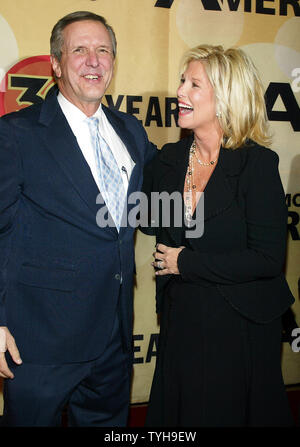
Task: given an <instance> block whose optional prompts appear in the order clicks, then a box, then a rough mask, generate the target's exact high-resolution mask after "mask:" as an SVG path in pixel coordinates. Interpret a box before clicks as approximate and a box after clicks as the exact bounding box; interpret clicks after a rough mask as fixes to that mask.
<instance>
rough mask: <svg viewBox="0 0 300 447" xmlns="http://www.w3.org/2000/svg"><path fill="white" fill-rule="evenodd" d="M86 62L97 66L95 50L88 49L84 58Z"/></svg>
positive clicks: (97, 59)
mask: <svg viewBox="0 0 300 447" xmlns="http://www.w3.org/2000/svg"><path fill="white" fill-rule="evenodd" d="M86 64H87V65H89V66H91V67H97V66H98V65H99V58H98V54H97V52H96V51H95V50H89V52H88V54H87V58H86Z"/></svg>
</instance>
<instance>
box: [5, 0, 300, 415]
mask: <svg viewBox="0 0 300 447" xmlns="http://www.w3.org/2000/svg"><path fill="white" fill-rule="evenodd" d="M76 10H89V11H92V12H95V13H98V14H100V15H103V16H105V17H106V19H107V20H108V22H109V23H110V24H111V25H112V26H113V28H114V30H115V32H116V35H117V39H118V56H117V64H116V73H115V78H114V80H113V82H112V84H111V86H110V89H109V91H108V92H107V95H109V96H106V98H105V99H104V101H103V102H104V103H105V104H107V103H108V102H111V101H113V103H114V104H115V105H116V104H117V106H118V107H119V108H120V110H123V111H125V112H126V111H128V112H130V113H134V114H135V115H136V116H137V118H138V119H140V120H141V121H142V123H143V124H144V126H145V129H146V131H147V133H148V135H149V138H150V139H151V140H152V141H153V142H154V143H156V144H157V145H158V146H159V147H161V146H162V144H164V143H165V142H167V141H175V140H177V139H178V138H179V129H178V128H177V127H176V124H175V120H174V114H173V111H174V108H175V102H174V98H175V97H176V88H177V86H178V80H179V77H178V68H179V63H180V59H181V56H182V54H183V53H184V52H185V50H187V49H188V48H190V47H191V46H195V45H197V44H199V43H211V44H222V45H224V46H225V47H227V46H232V45H236V46H240V47H242V48H243V49H244V50H245V51H246V52H247V53H248V54H249V55H251V56H252V58H253V59H254V61H255V63H256V65H257V67H258V68H259V70H260V72H261V75H262V78H263V82H264V85H265V88H266V91H267V98H268V101H269V117H270V120H271V126H272V130H273V132H274V143H273V146H272V148H273V149H274V150H276V151H277V152H278V154H279V156H280V172H281V176H282V181H283V184H284V188H285V191H286V194H287V195H290V196H288V202H290V203H289V204H290V206H289V211H290V217H289V223H290V224H291V225H290V232H289V236H288V253H287V264H286V273H287V279H288V282H289V285H290V287H291V289H292V291H293V293H294V296H295V298H296V302H295V304H294V306H293V312H294V313H295V315H296V319H297V322H298V324H299V323H300V301H299V290H298V281H299V277H300V274H299V273H300V267H299V264H300V262H299V261H300V240H299V239H300V236H299V234H300V224H299V211H300V210H299V206H300V155H299V154H298V151H299V143H300V134H299V132H300V109H299V104H300V18H299V15H300V7H299V0H290V2H289V3H288V0H269V1H267V0H252V1H251V0H174V1H172V0H166V1H164V0H161V1H156V0H72V1H70V0H52V1H51V2H49V1H48V0H1V3H0V39H1V50H0V80H1V78H3V77H4V75H5V73H6V72H7V71H8V70H9V69H10V68H11V67H12V66H14V65H15V64H16V63H17V62H19V61H20V60H22V59H25V58H29V57H32V56H37V55H47V54H49V36H50V33H51V29H52V27H53V25H54V23H55V22H56V21H57V20H58V19H59V18H60V17H62V16H63V15H65V14H67V13H69V12H72V11H76ZM4 94H5V92H4ZM273 102H274V104H273ZM270 104H271V105H270ZM0 169H1V167H0ZM221 193H222V192H221V191H220V194H221ZM153 249H154V239H153V238H151V237H146V236H144V235H142V234H140V233H138V234H137V236H136V264H137V279H136V288H135V309H134V312H135V322H134V346H135V365H134V379H133V388H132V402H133V403H138V402H146V401H147V400H148V395H149V390H150V385H151V380H152V375H153V370H154V365H155V353H156V339H157V334H158V331H159V328H158V325H157V322H156V315H155V302H154V281H153V272H152V268H151V267H150V262H151V260H152V257H151V254H152V252H153ZM298 335H300V334H298ZM294 344H295V347H296V349H294V351H293V350H292V349H291V347H290V345H289V344H288V343H284V349H283V372H284V379H285V383H286V384H296V383H300V354H299V352H296V351H297V350H298V349H299V348H300V339H299V340H297V339H295V343H294ZM187 367H188V365H187ZM0 400H1V399H0ZM0 409H1V408H0Z"/></svg>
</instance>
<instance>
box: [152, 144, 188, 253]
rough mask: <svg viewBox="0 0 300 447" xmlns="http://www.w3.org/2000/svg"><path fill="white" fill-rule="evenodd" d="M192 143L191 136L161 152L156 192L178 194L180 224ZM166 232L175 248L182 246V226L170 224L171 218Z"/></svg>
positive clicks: (182, 216)
mask: <svg viewBox="0 0 300 447" xmlns="http://www.w3.org/2000/svg"><path fill="white" fill-rule="evenodd" d="M192 141H193V136H190V137H188V138H184V139H182V140H180V141H179V142H178V143H177V144H176V145H175V146H173V147H172V150H167V151H166V152H165V153H164V152H162V154H161V157H160V161H161V163H162V164H163V170H162V175H161V178H160V179H159V187H158V190H159V192H163V191H165V192H167V193H169V194H172V193H174V192H176V193H177V192H179V194H180V197H181V199H180V206H181V223H182V222H183V219H184V201H183V188H184V181H185V175H186V170H187V165H188V158H189V149H190V147H191V144H192ZM167 232H168V235H169V237H170V238H171V239H172V242H173V244H174V245H175V246H179V245H182V226H179V227H178V226H175V225H174V222H172V216H171V226H170V228H169V229H168V231H167Z"/></svg>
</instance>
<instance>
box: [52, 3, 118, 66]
mask: <svg viewBox="0 0 300 447" xmlns="http://www.w3.org/2000/svg"><path fill="white" fill-rule="evenodd" d="M83 20H93V21H96V22H100V23H102V24H103V25H104V26H105V28H106V29H107V31H108V33H109V35H110V40H111V44H112V50H113V56H114V57H116V54H117V39H116V36H115V33H114V30H113V29H112V27H111V26H110V25H109V24H108V23H107V21H106V19H105V18H104V17H102V16H99V15H98V14H94V13H93V12H90V11H76V12H72V13H70V14H67V15H66V16H64V17H62V18H61V19H60V20H59V21H58V22H57V23H56V25H54V27H53V30H52V33H51V38H50V53H51V55H52V56H55V57H56V59H58V60H59V61H60V59H61V54H62V46H63V43H64V37H63V30H64V29H65V27H66V26H68V25H70V24H71V23H74V22H81V21H83Z"/></svg>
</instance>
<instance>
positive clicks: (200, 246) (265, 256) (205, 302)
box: [144, 45, 294, 426]
mask: <svg viewBox="0 0 300 447" xmlns="http://www.w3.org/2000/svg"><path fill="white" fill-rule="evenodd" d="M177 96H178V106H179V118H178V123H179V126H180V127H181V128H183V129H188V130H190V131H191V132H190V136H188V137H186V138H183V139H182V140H180V141H178V142H177V143H170V144H166V145H165V146H164V147H163V149H162V150H161V151H160V153H159V155H158V156H157V158H156V159H155V160H154V161H153V163H152V165H151V166H149V168H147V169H146V172H145V180H144V192H146V193H147V194H148V195H149V198H150V196H151V192H152V193H153V192H158V193H162V192H167V193H168V194H170V195H171V194H172V193H174V192H178V191H179V192H180V193H181V197H182V204H184V206H183V209H184V213H183V220H182V225H181V226H179V225H178V215H177V223H176V222H175V218H174V216H172V215H171V216H169V217H170V219H169V224H168V225H164V224H163V222H166V221H167V220H166V219H165V220H164V217H165V216H164V215H163V214H164V212H165V210H166V209H167V208H168V207H165V206H161V207H160V214H159V215H158V216H156V217H153V216H151V218H152V224H153V222H155V225H156V226H153V225H152V228H150V227H149V228H145V229H144V231H145V232H146V233H148V234H155V235H156V238H157V246H156V247H157V248H156V252H155V253H154V258H155V259H154V262H153V264H152V265H153V266H154V267H155V271H156V279H157V296H156V299H157V311H158V312H159V313H161V330H160V339H159V349H158V357H157V364H156V371H155V375H154V380H153V385H152V390H151V396H150V403H149V410H148V416H147V425H152V426H159V425H160V426H280V425H292V417H291V413H290V409H289V405H288V401H287V396H286V393H285V388H284V383H283V380H282V374H281V364H280V348H281V315H282V314H283V312H284V311H285V310H286V309H287V308H288V307H289V306H290V305H291V304H292V303H293V301H294V298H293V296H292V294H291V292H290V290H289V287H288V285H287V282H286V280H285V278H284V276H283V273H282V268H283V264H284V258H285V238H286V225H287V210H286V206H285V196H284V191H283V188H282V184H281V180H280V176H279V173H278V156H277V154H276V153H275V152H273V151H272V150H271V149H269V148H267V147H266V146H267V145H269V144H270V136H269V133H268V124H267V117H266V110H265V103H264V92H263V87H262V84H261V81H260V80H259V76H258V73H257V70H256V68H255V67H254V65H253V63H252V62H251V60H250V59H249V57H248V56H247V55H246V54H245V53H244V52H243V51H241V50H240V49H234V48H231V49H227V50H226V51H225V50H224V49H223V48H222V47H221V46H210V45H201V46H199V47H197V48H194V49H192V50H191V51H189V52H188V53H187V54H186V56H185V59H184V63H183V69H182V75H181V80H180V86H179V88H178V92H177ZM201 192H202V193H204V194H202V196H201V194H200V193H201ZM153 196H155V195H152V198H153ZM203 196H204V211H203V213H201V210H202V206H203ZM199 197H202V198H201V200H200V199H199ZM177 205H178V204H177ZM170 209H171V212H172V210H173V211H174V209H175V206H173V207H172V206H171V208H170ZM177 214H178V213H177ZM175 217H176V216H175ZM195 222H196V223H197V222H198V224H199V223H201V222H202V223H204V232H203V234H202V236H201V235H198V236H197V237H195V235H194V234H193V232H192V231H188V230H189V229H190V230H191V226H192V225H195Z"/></svg>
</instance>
